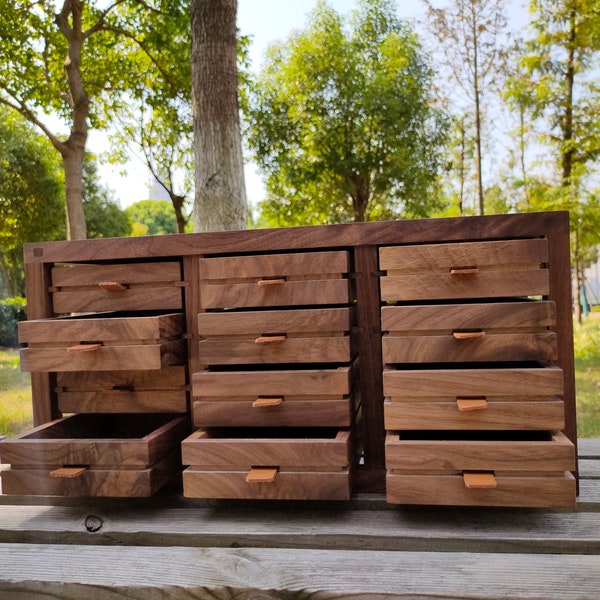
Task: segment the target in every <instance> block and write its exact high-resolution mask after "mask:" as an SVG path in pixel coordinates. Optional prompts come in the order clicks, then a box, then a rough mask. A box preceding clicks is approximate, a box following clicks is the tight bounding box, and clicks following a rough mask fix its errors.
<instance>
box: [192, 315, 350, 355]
mask: <svg viewBox="0 0 600 600" xmlns="http://www.w3.org/2000/svg"><path fill="white" fill-rule="evenodd" d="M350 328H351V323H350V309H349V308H322V309H308V310H273V311H271V310H269V311H254V312H247V311H244V312H228V313H201V314H200V315H198V330H199V333H200V335H201V336H202V337H204V339H203V340H201V341H200V344H199V349H200V355H199V356H200V360H201V362H202V363H203V364H205V365H217V364H264V363H336V362H337V363H340V362H349V361H350V359H351V351H350V338H349V332H350Z"/></svg>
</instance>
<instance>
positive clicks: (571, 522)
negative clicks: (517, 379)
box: [0, 439, 600, 600]
mask: <svg viewBox="0 0 600 600" xmlns="http://www.w3.org/2000/svg"><path fill="white" fill-rule="evenodd" d="M579 455H580V473H581V485H580V496H579V498H578V506H577V511H576V512H559V511H556V512H552V511H546V510H535V509H485V508H464V507H463V508H440V507H437V508H432V507H400V508H399V507H393V506H390V505H387V504H386V503H385V502H384V500H383V497H382V496H378V495H372V496H368V495H360V496H358V497H356V498H354V499H353V500H352V501H351V502H350V503H343V502H342V503H333V502H332V503H321V502H320V503H311V502H303V503H297V502H296V503H295V502H290V503H285V502H263V503H260V504H259V503H256V502H254V503H252V502H242V501H228V502H225V501H201V500H194V499H186V498H183V497H182V496H181V495H173V490H171V491H170V493H169V494H167V493H165V494H163V495H160V496H158V497H155V498H152V499H145V500H132V499H127V500H106V499H104V500H102V499H97V498H96V499H85V500H82V499H75V498H46V497H36V498H31V497H10V496H0V597H1V598H10V599H11V600H12V599H16V598H26V599H27V600H29V599H35V598H48V597H52V598H69V599H71V598H72V599H77V600H80V599H81V598H86V599H104V598H112V599H117V598H121V597H122V598H129V599H131V598H139V599H143V600H153V599H155V598H156V599H158V598H161V599H163V598H213V599H215V598H216V599H225V598H261V599H262V598H265V599H266V598H278V599H280V598H286V599H288V598H290V599H291V598H311V599H333V598H336V599H338V598H411V599H413V600H414V599H417V598H418V599H424V598H446V599H448V598H452V599H458V598H460V599H464V598H479V599H492V598H493V599H497V598H536V599H540V598H547V599H557V600H565V599H568V598H578V599H583V598H589V599H590V600H596V599H597V598H598V597H599V594H600V439H593V440H591V439H581V440H579Z"/></svg>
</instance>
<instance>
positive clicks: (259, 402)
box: [252, 396, 283, 408]
mask: <svg viewBox="0 0 600 600" xmlns="http://www.w3.org/2000/svg"><path fill="white" fill-rule="evenodd" d="M282 404H283V396H278V397H266V396H259V397H258V398H257V399H256V400H255V401H254V402H253V403H252V408H266V407H268V406H281V405H282Z"/></svg>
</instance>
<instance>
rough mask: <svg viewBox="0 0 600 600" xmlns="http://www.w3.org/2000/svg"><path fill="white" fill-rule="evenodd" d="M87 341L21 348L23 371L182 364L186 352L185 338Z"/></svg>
mask: <svg viewBox="0 0 600 600" xmlns="http://www.w3.org/2000/svg"><path fill="white" fill-rule="evenodd" d="M89 346H90V349H89V350H88V349H87V348H86V344H82V345H79V344H77V345H75V346H69V347H62V348H60V347H59V348H45V347H42V348H37V347H29V348H24V349H23V350H21V369H22V370H23V371H30V372H32V373H36V372H53V371H113V370H119V369H123V370H134V369H140V370H146V369H148V370H152V369H162V368H164V367H168V366H170V365H176V364H182V363H183V362H185V359H186V356H187V344H186V342H185V341H184V340H174V341H171V342H162V343H159V344H148V345H112V344H106V345H104V344H89Z"/></svg>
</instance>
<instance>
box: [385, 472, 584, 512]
mask: <svg viewBox="0 0 600 600" xmlns="http://www.w3.org/2000/svg"><path fill="white" fill-rule="evenodd" d="M495 480H496V487H495V488H492V489H470V488H468V487H466V485H465V483H464V480H463V477H462V475H460V474H456V475H450V474H448V475H405V474H398V473H394V472H393V471H388V473H387V478H386V483H387V501H388V502H389V503H391V504H431V505H447V506H506V507H508V506H513V507H522V508H569V509H574V508H575V503H576V484H575V478H574V477H573V475H572V474H571V473H569V472H568V471H565V472H564V474H562V475H543V476H532V475H510V476H508V475H507V476H501V475H498V476H496V477H495Z"/></svg>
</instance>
